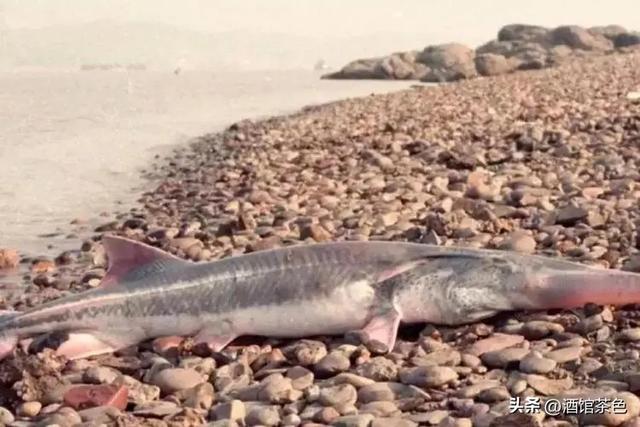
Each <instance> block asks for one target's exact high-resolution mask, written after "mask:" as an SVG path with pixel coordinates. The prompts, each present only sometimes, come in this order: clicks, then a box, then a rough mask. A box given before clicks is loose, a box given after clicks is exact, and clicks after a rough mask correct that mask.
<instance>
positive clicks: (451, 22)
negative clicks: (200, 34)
mask: <svg viewBox="0 0 640 427" xmlns="http://www.w3.org/2000/svg"><path fill="white" fill-rule="evenodd" d="M0 5H2V9H4V14H5V20H6V23H7V25H8V26H10V27H41V26H46V25H57V24H73V23H82V22H90V21H92V20H97V19H115V20H123V21H140V20H144V21H155V22H163V23H170V24H174V25H177V26H181V27H184V28H188V29H196V30H200V31H227V30H238V29H252V30H254V31H264V32H284V33H292V34H296V35H319V36H323V35H334V34H342V35H347V36H348V35H365V34H367V33H370V32H390V33H391V32H400V33H409V34H416V35H420V34H428V33H433V34H439V33H440V34H447V35H448V36H454V35H458V37H462V38H467V37H469V38H474V37H481V38H482V39H485V38H486V37H487V33H489V34H493V33H494V32H495V30H496V27H498V26H500V25H504V24H506V23H512V22H527V23H535V24H542V25H558V24H562V23H575V24H583V25H595V24H603V23H616V24H622V25H627V26H630V27H634V28H637V29H640V13H639V12H640V4H639V2H638V0H610V1H602V0H536V1H529V0H455V1H453V0H451V1H445V0H442V1H431V0H0Z"/></svg>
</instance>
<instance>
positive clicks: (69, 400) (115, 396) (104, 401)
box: [64, 384, 129, 411]
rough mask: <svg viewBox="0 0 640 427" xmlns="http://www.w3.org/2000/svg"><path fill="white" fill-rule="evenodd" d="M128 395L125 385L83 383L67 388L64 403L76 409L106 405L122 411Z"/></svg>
mask: <svg viewBox="0 0 640 427" xmlns="http://www.w3.org/2000/svg"><path fill="white" fill-rule="evenodd" d="M128 396H129V390H128V389H127V388H126V387H125V386H116V385H112V384H101V385H89V384H84V385H77V386H73V387H71V388H70V389H69V390H67V392H66V393H65V394H64V403H65V404H66V405H67V406H70V407H72V408H74V409H77V410H80V409H87V408H93V407H96V406H105V405H108V406H113V407H115V408H118V409H119V410H121V411H122V410H124V408H125V407H126V406H127V398H128Z"/></svg>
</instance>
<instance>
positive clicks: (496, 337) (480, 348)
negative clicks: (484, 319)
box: [468, 333, 524, 356]
mask: <svg viewBox="0 0 640 427" xmlns="http://www.w3.org/2000/svg"><path fill="white" fill-rule="evenodd" d="M523 341H524V337H523V336H522V335H507V334H500V333H496V334H493V336H491V337H489V338H485V339H482V340H479V341H476V342H475V343H473V345H472V346H471V347H469V350H468V352H469V353H470V354H472V355H474V356H482V355H483V354H484V353H488V352H490V351H497V350H502V349H504V348H508V347H513V346H514V345H517V344H520V343H521V342H523Z"/></svg>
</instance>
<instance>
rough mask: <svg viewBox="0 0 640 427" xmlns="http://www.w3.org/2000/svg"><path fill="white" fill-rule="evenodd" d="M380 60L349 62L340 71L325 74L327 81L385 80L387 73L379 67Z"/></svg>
mask: <svg viewBox="0 0 640 427" xmlns="http://www.w3.org/2000/svg"><path fill="white" fill-rule="evenodd" d="M381 63H382V58H367V59H357V60H355V61H352V62H349V63H348V64H347V65H345V66H344V67H343V68H342V69H341V70H340V71H338V72H335V73H331V74H327V75H325V76H323V78H328V79H386V78H387V77H388V76H387V73H386V72H385V70H384V69H383V68H382V67H381V66H380V65H381Z"/></svg>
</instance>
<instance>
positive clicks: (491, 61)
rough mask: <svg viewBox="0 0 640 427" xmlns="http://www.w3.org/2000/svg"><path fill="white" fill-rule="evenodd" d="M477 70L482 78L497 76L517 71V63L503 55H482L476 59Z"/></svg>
mask: <svg viewBox="0 0 640 427" xmlns="http://www.w3.org/2000/svg"><path fill="white" fill-rule="evenodd" d="M475 64H476V69H477V70H478V74H480V75H481V76H497V75H500V74H506V73H509V72H511V71H513V70H515V63H514V62H512V61H509V60H508V59H507V58H505V57H504V56H502V55H498V54H495V53H482V54H480V55H476V57H475Z"/></svg>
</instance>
